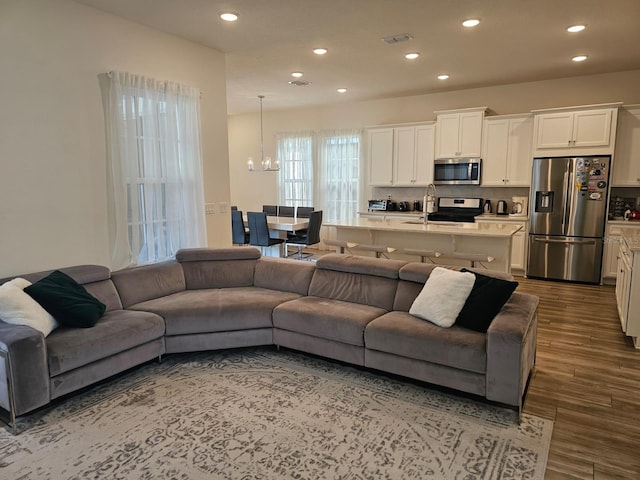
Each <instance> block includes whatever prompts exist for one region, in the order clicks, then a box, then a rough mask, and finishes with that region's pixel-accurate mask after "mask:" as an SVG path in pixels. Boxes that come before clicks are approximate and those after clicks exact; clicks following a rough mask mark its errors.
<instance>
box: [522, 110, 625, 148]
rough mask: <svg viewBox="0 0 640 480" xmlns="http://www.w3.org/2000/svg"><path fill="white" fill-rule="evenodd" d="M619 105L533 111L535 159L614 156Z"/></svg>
mask: <svg viewBox="0 0 640 480" xmlns="http://www.w3.org/2000/svg"><path fill="white" fill-rule="evenodd" d="M619 105H620V104H606V105H589V106H585V107H569V108H562V109H553V110H534V113H535V114H536V115H535V120H534V150H535V152H534V156H537V157H540V156H552V155H597V154H600V155H606V154H612V153H613V149H614V144H615V137H616V125H617V119H618V106H619Z"/></svg>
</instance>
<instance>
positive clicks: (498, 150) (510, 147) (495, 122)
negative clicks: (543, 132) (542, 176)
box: [482, 114, 533, 187]
mask: <svg viewBox="0 0 640 480" xmlns="http://www.w3.org/2000/svg"><path fill="white" fill-rule="evenodd" d="M532 136H533V117H532V116H531V115H529V114H527V115H504V116H499V117H488V118H485V120H484V126H483V128H482V185H483V186H506V187H516V186H523V187H528V186H529V184H530V183H531V162H532V160H533V156H532V151H531V140H532Z"/></svg>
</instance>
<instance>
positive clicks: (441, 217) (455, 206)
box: [427, 197, 482, 222]
mask: <svg viewBox="0 0 640 480" xmlns="http://www.w3.org/2000/svg"><path fill="white" fill-rule="evenodd" d="M476 215H482V199H481V198H463V197H440V198H438V211H437V212H433V213H430V214H428V215H427V219H428V220H429V221H430V222H474V221H475V217H476Z"/></svg>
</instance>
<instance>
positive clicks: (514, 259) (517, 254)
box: [475, 217, 528, 273]
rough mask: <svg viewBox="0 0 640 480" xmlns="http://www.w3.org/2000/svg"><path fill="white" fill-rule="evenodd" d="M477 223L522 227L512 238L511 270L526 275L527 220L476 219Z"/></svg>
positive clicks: (508, 218) (506, 218)
mask: <svg viewBox="0 0 640 480" xmlns="http://www.w3.org/2000/svg"><path fill="white" fill-rule="evenodd" d="M475 220H476V223H494V224H499V223H508V224H509V225H520V226H521V227H522V229H521V230H520V231H519V232H516V233H515V234H514V235H513V237H511V270H512V271H514V273H524V270H525V268H526V266H527V225H528V222H527V221H526V220H514V219H513V217H505V218H504V219H499V218H498V217H495V218H494V217H476V219H475Z"/></svg>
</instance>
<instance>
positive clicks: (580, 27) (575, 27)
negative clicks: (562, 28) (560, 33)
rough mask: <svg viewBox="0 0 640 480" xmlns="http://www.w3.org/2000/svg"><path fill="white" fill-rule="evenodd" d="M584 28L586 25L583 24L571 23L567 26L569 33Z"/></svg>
mask: <svg viewBox="0 0 640 480" xmlns="http://www.w3.org/2000/svg"><path fill="white" fill-rule="evenodd" d="M585 28H587V27H586V26H584V25H571V26H570V27H567V32H571V33H576V32H581V31H582V30H584V29H585Z"/></svg>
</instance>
